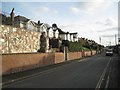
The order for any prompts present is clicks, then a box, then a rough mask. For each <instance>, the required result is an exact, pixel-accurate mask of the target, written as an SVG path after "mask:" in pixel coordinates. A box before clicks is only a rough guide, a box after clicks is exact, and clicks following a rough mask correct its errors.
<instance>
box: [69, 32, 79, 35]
mask: <svg viewBox="0 0 120 90" xmlns="http://www.w3.org/2000/svg"><path fill="white" fill-rule="evenodd" d="M75 34H78V33H77V32H75V33H70V35H75Z"/></svg>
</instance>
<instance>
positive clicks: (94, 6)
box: [69, 0, 112, 14]
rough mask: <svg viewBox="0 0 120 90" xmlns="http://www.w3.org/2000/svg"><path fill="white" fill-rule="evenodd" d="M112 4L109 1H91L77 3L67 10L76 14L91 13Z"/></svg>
mask: <svg viewBox="0 0 120 90" xmlns="http://www.w3.org/2000/svg"><path fill="white" fill-rule="evenodd" d="M111 4H112V2H110V1H109V0H92V1H88V2H78V4H76V5H73V6H71V7H70V8H69V10H70V11H71V13H73V14H78V13H80V12H84V13H88V14H89V13H93V12H95V11H98V8H101V9H105V8H107V7H109V6H110V5H111Z"/></svg>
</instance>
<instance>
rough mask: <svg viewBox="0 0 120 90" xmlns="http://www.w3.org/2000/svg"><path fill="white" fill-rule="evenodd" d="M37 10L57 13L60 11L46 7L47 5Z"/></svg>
mask: <svg viewBox="0 0 120 90" xmlns="http://www.w3.org/2000/svg"><path fill="white" fill-rule="evenodd" d="M36 10H37V11H39V12H42V13H55V14H57V13H58V11H57V10H52V9H51V8H49V7H45V6H44V7H38V8H37V9H36Z"/></svg>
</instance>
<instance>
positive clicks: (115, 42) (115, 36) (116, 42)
mask: <svg viewBox="0 0 120 90" xmlns="http://www.w3.org/2000/svg"><path fill="white" fill-rule="evenodd" d="M115 45H117V39H116V34H115Z"/></svg>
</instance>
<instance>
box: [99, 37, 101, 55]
mask: <svg viewBox="0 0 120 90" xmlns="http://www.w3.org/2000/svg"><path fill="white" fill-rule="evenodd" d="M99 42H100V47H99V48H100V53H101V37H99Z"/></svg>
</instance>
